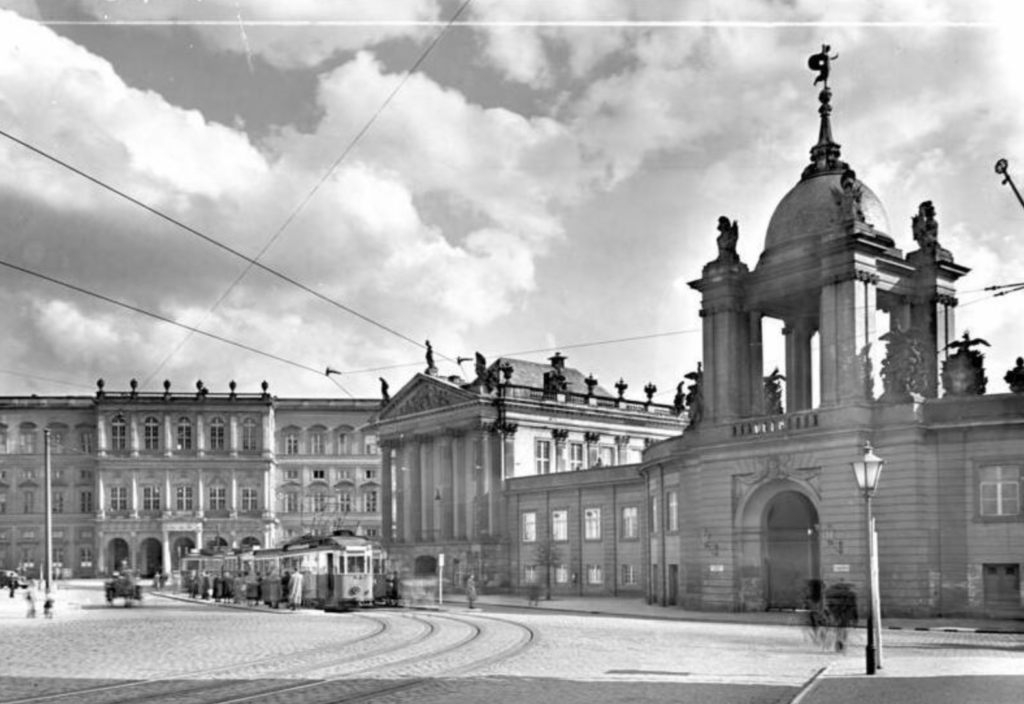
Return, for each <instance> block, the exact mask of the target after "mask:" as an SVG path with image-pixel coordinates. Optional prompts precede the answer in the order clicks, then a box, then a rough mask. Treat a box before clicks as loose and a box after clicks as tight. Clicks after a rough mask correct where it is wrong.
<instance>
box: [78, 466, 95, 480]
mask: <svg viewBox="0 0 1024 704" xmlns="http://www.w3.org/2000/svg"><path fill="white" fill-rule="evenodd" d="M92 477H93V474H92V470H91V469H83V470H82V471H80V472H79V473H78V478H79V479H80V480H81V481H83V482H91V481H92Z"/></svg>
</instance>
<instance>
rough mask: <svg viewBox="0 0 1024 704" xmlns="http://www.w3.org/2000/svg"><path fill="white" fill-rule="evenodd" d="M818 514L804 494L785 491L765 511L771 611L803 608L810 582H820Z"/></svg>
mask: <svg viewBox="0 0 1024 704" xmlns="http://www.w3.org/2000/svg"><path fill="white" fill-rule="evenodd" d="M817 523H818V512H817V510H816V509H815V508H814V505H813V504H812V503H811V502H810V500H809V499H808V498H807V497H806V496H804V495H803V494H801V493H799V492H796V491H784V492H781V493H780V494H778V495H777V496H775V497H774V498H773V499H772V500H771V501H770V502H769V504H768V506H767V508H766V510H765V530H764V536H765V545H764V556H765V567H766V573H767V576H768V608H770V609H797V608H800V607H801V606H803V601H804V594H805V591H806V589H807V583H808V580H811V579H818V577H819V574H820V571H821V568H820V564H819V556H818V555H819V554H818V532H817V530H816V529H815V526H816V525H817Z"/></svg>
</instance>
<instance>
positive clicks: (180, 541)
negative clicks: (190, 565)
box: [171, 535, 196, 570]
mask: <svg viewBox="0 0 1024 704" xmlns="http://www.w3.org/2000/svg"><path fill="white" fill-rule="evenodd" d="M195 549H196V542H195V541H194V540H192V538H190V537H188V536H187V535H182V536H180V537H178V538H177V539H176V540H175V541H174V550H173V552H172V553H171V562H172V563H173V565H174V567H173V569H176V570H180V569H181V558H183V557H184V556H185V555H188V554H189V553H190V552H192V551H193V550H195Z"/></svg>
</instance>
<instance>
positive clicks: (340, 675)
mask: <svg viewBox="0 0 1024 704" xmlns="http://www.w3.org/2000/svg"><path fill="white" fill-rule="evenodd" d="M353 616H354V617H356V618H365V619H369V620H372V621H376V627H375V628H374V629H373V630H372V631H371V632H369V633H367V634H364V635H362V636H360V637H358V638H351V639H348V640H346V641H344V642H342V643H339V644H337V645H336V646H332V647H330V648H328V649H323V648H317V649H309V650H303V651H301V652H296V653H291V654H288V655H284V656H269V657H265V658H260V659H259V660H255V661H251V662H247V663H245V664H242V665H239V664H237V663H235V664H232V665H225V666H218V667H211V668H204V669H201V670H192V671H184V670H183V671H179V672H175V673H171V674H168V675H163V676H160V677H154V678H148V679H143V680H134V681H130V682H124V681H122V682H118V683H115V684H109V685H103V686H99V687H90V688H78V689H75V690H69V691H66V692H58V693H52V694H45V695H40V696H34V697H28V698H20V699H7V700H3V699H0V704H44V703H50V702H53V703H55V704H61V703H62V702H66V701H73V702H75V703H76V704H136V703H138V704H143V703H144V704H275V703H276V702H282V703H284V702H293V701H295V698H296V697H297V696H298V697H300V698H301V700H302V701H303V702H304V704H342V703H349V702H367V701H375V700H376V699H378V698H380V697H382V696H387V695H390V694H393V693H400V692H403V691H407V690H411V689H416V688H420V687H425V686H429V685H430V684H431V683H434V682H436V680H437V679H438V678H439V677H457V676H461V675H464V674H466V673H469V672H472V671H474V670H478V669H481V668H484V667H487V666H488V665H491V664H493V663H496V662H500V661H502V660H506V659H508V658H509V657H514V656H515V655H516V654H518V653H519V652H522V651H523V650H524V649H525V648H527V647H529V645H530V644H531V643H532V642H533V641H534V639H535V637H536V634H535V633H534V632H533V630H532V629H530V628H529V627H528V626H525V625H524V624H520V623H517V622H514V621H509V620H506V619H497V618H488V617H486V616H483V615H481V614H474V615H472V616H470V615H468V614H466V615H462V614H460V615H453V614H440V613H430V614H416V613H412V614H408V613H403V614H400V615H399V614H390V615H388V616H383V615H379V614H354V615H353ZM398 618H401V619H407V620H409V621H414V622H416V623H417V624H419V625H420V626H421V628H419V629H418V630H417V631H416V632H414V633H408V632H407V633H405V634H404V635H401V636H400V637H401V640H400V642H391V643H384V642H381V640H380V639H381V638H386V637H387V635H388V634H390V635H393V636H397V635H398V634H397V633H396V628H395V625H396V623H397V620H396V619H398ZM489 622H490V623H491V625H490V626H487V625H486V624H487V623H489ZM444 623H448V624H450V625H449V627H447V628H446V627H442V624H444ZM510 627H511V631H510ZM397 630H400V629H397ZM510 633H512V634H513V637H510ZM484 641H489V642H488V643H484ZM369 644H373V645H372V646H371V645H369ZM364 646H365V647H364ZM474 646H476V647H475V648H474ZM479 652H484V653H487V654H486V655H485V656H484V657H475V656H474V654H475V653H479ZM342 653H344V654H342ZM459 653H466V654H467V656H464V657H459V656H458V654H459ZM226 675H227V676H226Z"/></svg>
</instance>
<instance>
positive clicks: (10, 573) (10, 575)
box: [0, 570, 28, 589]
mask: <svg viewBox="0 0 1024 704" xmlns="http://www.w3.org/2000/svg"><path fill="white" fill-rule="evenodd" d="M12 582H13V583H14V586H15V588H21V589H28V580H27V579H25V577H24V576H22V575H20V574H18V573H17V572H15V571H14V570H3V571H0V589H7V588H9V587H10V585H11V583H12Z"/></svg>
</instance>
